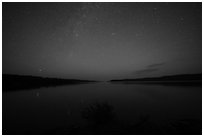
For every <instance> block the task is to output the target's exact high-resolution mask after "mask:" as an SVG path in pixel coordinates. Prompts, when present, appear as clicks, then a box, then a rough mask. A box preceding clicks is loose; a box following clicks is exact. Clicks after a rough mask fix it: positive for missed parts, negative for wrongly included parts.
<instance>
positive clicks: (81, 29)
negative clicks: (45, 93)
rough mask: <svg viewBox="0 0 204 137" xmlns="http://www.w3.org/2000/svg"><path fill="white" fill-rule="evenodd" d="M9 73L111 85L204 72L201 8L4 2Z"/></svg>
mask: <svg viewBox="0 0 204 137" xmlns="http://www.w3.org/2000/svg"><path fill="white" fill-rule="evenodd" d="M2 9H3V23H2V25H3V27H2V29H3V43H2V54H3V59H2V64H3V65H2V66H3V73H5V74H20V75H34V76H43V77H57V78H74V79H93V80H110V79H123V78H140V77H153V76H163V75H174V74H189V73H190V74H192V73H201V72H202V3H201V2H200V3H167V2H163V3H156V2H155V3H137V2H133V3H118V2H111V3H103V2H102V3H99V2H97V3H80V2H79V3H71V2H67V3H22V2H21V3H20V2H19V3H5V2H4V3H3V7H2Z"/></svg>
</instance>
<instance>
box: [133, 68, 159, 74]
mask: <svg viewBox="0 0 204 137" xmlns="http://www.w3.org/2000/svg"><path fill="white" fill-rule="evenodd" d="M158 70H159V69H158V68H147V69H143V70H138V71H136V72H135V74H137V75H141V74H148V73H151V72H154V71H158Z"/></svg>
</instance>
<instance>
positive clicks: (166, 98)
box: [2, 83, 202, 135]
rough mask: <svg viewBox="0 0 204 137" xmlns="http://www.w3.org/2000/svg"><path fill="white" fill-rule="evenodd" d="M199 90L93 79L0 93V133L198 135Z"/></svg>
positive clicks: (200, 116)
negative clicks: (0, 109)
mask: <svg viewBox="0 0 204 137" xmlns="http://www.w3.org/2000/svg"><path fill="white" fill-rule="evenodd" d="M201 95H202V88H201V87H195V86H193V87H191V88H189V87H186V86H179V87H178V86H161V85H157V84H150V85H147V84H145V85H144V84H110V83H94V84H83V85H68V86H60V87H52V88H41V89H33V90H28V91H19V92H4V93H3V113H2V114H3V118H2V119H3V134H28V135H30V134H31V135H32V134H48V135H52V134H95V135H97V134H99V135H100V134H106V135H107V134H116V135H119V134H123V135H124V134H127V135H128V134H134V135H137V134H142V135H143V134H150V135H151V134H201V125H202V123H201V119H202V96H201Z"/></svg>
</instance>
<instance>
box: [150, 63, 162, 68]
mask: <svg viewBox="0 0 204 137" xmlns="http://www.w3.org/2000/svg"><path fill="white" fill-rule="evenodd" d="M164 64H165V63H164V62H162V63H155V64H151V65H148V66H147V68H157V67H160V66H162V65H164Z"/></svg>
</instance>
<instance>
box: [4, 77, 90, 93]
mask: <svg viewBox="0 0 204 137" xmlns="http://www.w3.org/2000/svg"><path fill="white" fill-rule="evenodd" d="M86 82H94V81H91V80H77V79H59V78H44V77H38V76H24V75H13V74H3V75H2V89H3V91H13V90H21V89H33V88H40V87H50V86H57V85H66V84H82V83H86Z"/></svg>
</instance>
